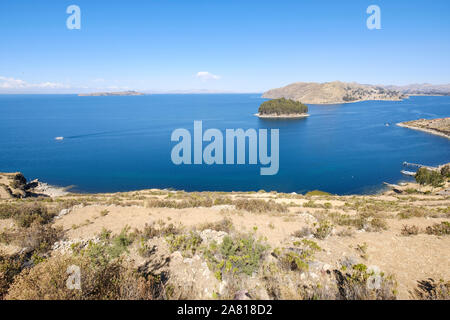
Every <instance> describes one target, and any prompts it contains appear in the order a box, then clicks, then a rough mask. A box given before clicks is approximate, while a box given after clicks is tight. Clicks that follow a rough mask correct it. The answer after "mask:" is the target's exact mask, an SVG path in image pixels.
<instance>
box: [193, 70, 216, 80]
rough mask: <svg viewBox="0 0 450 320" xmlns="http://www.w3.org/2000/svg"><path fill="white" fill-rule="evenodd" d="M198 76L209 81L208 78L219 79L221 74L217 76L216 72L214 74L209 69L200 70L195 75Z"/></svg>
mask: <svg viewBox="0 0 450 320" xmlns="http://www.w3.org/2000/svg"><path fill="white" fill-rule="evenodd" d="M195 76H196V77H197V78H199V79H200V80H202V81H208V80H219V79H220V76H217V75H215V74H212V73H210V72H208V71H200V72H197V74H196V75H195Z"/></svg>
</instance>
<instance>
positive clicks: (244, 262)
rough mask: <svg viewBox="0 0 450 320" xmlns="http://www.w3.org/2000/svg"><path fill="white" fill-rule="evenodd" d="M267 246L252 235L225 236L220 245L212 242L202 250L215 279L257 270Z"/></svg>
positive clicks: (249, 273)
mask: <svg viewBox="0 0 450 320" xmlns="http://www.w3.org/2000/svg"><path fill="white" fill-rule="evenodd" d="M267 249H268V246H266V245H264V244H263V243H262V242H261V241H260V240H256V239H255V238H254V237H253V235H251V234H250V235H237V236H235V237H230V236H226V237H224V238H223V241H222V243H221V244H220V245H218V244H216V243H215V242H212V243H211V244H210V245H209V246H208V247H207V248H206V249H205V250H204V252H203V254H204V257H205V258H206V261H207V262H208V267H209V268H210V270H211V271H213V272H214V274H215V276H216V278H217V279H219V280H222V279H223V276H224V275H226V274H228V275H238V274H246V275H252V274H253V272H255V271H257V270H258V268H259V266H260V263H261V262H262V260H263V257H264V255H265V252H266V250H267Z"/></svg>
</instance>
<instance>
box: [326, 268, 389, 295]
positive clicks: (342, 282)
mask: <svg viewBox="0 0 450 320" xmlns="http://www.w3.org/2000/svg"><path fill="white" fill-rule="evenodd" d="M335 276H336V280H337V284H338V290H339V296H338V298H339V299H342V300H395V299H396V294H397V290H396V288H397V283H396V281H395V280H394V278H393V277H392V276H387V277H386V276H385V275H384V273H382V272H381V273H380V274H376V273H375V272H374V271H369V270H368V268H367V266H365V265H364V264H356V265H354V266H353V267H352V268H351V269H350V270H347V269H346V270H343V272H341V271H339V270H335Z"/></svg>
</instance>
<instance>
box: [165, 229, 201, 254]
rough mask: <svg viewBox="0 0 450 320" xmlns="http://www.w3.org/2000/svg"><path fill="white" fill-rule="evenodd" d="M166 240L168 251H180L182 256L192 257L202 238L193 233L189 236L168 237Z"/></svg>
mask: <svg viewBox="0 0 450 320" xmlns="http://www.w3.org/2000/svg"><path fill="white" fill-rule="evenodd" d="M166 240H167V243H168V244H169V247H170V251H172V252H174V251H180V252H181V254H182V255H183V256H191V255H194V254H195V253H196V252H197V250H198V249H199V248H200V245H201V243H202V238H201V237H200V236H199V234H198V233H196V232H194V231H191V232H190V233H189V234H180V235H169V236H168V237H166Z"/></svg>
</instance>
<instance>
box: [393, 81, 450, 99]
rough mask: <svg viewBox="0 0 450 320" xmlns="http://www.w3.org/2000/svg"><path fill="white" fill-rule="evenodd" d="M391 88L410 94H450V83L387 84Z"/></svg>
mask: <svg viewBox="0 0 450 320" xmlns="http://www.w3.org/2000/svg"><path fill="white" fill-rule="evenodd" d="M385 88H386V89H389V90H397V91H400V92H401V93H404V94H408V95H422V94H423V95H444V96H448V95H450V84H430V83H422V84H410V85H407V86H385Z"/></svg>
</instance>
